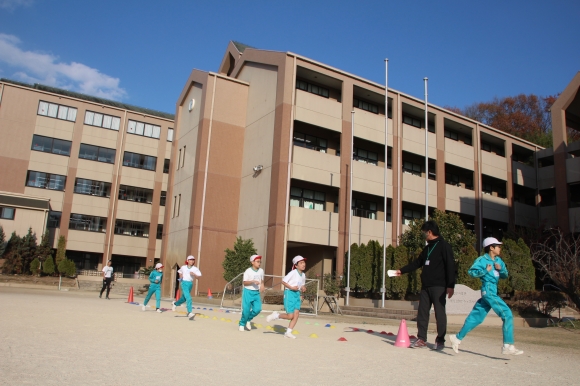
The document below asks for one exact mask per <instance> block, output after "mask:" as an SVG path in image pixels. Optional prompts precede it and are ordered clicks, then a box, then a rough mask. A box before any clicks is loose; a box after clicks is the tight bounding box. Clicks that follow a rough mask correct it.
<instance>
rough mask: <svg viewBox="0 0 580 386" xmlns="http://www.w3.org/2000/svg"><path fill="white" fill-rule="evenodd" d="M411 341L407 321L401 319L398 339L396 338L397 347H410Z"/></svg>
mask: <svg viewBox="0 0 580 386" xmlns="http://www.w3.org/2000/svg"><path fill="white" fill-rule="evenodd" d="M410 345H411V342H410V340H409V332H408V331H407V321H405V319H403V320H401V324H400V325H399V332H398V333H397V340H395V347H403V348H409V346H410Z"/></svg>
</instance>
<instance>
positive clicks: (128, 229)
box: [115, 220, 149, 237]
mask: <svg viewBox="0 0 580 386" xmlns="http://www.w3.org/2000/svg"><path fill="white" fill-rule="evenodd" d="M115 234H116V235H124V236H136V237H149V223H145V222H138V221H130V220H117V221H115Z"/></svg>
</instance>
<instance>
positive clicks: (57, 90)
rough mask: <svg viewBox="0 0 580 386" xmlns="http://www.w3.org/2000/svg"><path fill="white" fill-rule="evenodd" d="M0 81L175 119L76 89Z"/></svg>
mask: <svg viewBox="0 0 580 386" xmlns="http://www.w3.org/2000/svg"><path fill="white" fill-rule="evenodd" d="M0 82H5V83H11V84H14V85H17V86H21V87H26V88H31V89H35V90H40V91H46V92H50V93H53V94H58V95H63V96H68V97H71V98H76V99H81V100H84V101H88V102H93V103H98V104H101V105H107V106H111V107H116V108H120V109H124V110H130V111H134V112H137V113H142V114H147V115H152V116H155V117H159V118H165V119H170V120H172V121H173V120H175V115H174V114H169V113H164V112H162V111H157V110H152V109H148V108H145V107H139V106H133V105H130V104H127V103H121V102H116V101H112V100H109V99H104V98H98V97H95V96H92V95H86V94H81V93H78V92H74V91H68V90H63V89H61V88H57V87H51V86H45V85H43V84H39V83H34V84H32V85H31V84H27V83H22V82H18V81H15V80H11V79H6V78H0Z"/></svg>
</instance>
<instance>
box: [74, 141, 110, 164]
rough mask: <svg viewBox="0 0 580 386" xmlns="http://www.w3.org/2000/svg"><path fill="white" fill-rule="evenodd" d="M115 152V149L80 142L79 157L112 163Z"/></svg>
mask: <svg viewBox="0 0 580 386" xmlns="http://www.w3.org/2000/svg"><path fill="white" fill-rule="evenodd" d="M116 153H117V151H116V150H115V149H109V148H106V147H100V146H94V145H86V144H84V143H81V148H80V150H79V158H82V159H87V160H90V161H99V162H105V163H109V164H114V163H115V155H116Z"/></svg>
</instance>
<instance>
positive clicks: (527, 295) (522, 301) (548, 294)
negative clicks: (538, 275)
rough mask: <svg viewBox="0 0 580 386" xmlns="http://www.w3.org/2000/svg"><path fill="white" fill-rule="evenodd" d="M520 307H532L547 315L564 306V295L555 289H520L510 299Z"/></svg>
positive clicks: (566, 302) (565, 302) (565, 301)
mask: <svg viewBox="0 0 580 386" xmlns="http://www.w3.org/2000/svg"><path fill="white" fill-rule="evenodd" d="M512 300H513V301H514V302H515V303H518V304H519V305H520V307H523V308H529V307H533V308H534V309H536V310H538V311H539V312H541V313H542V314H544V315H546V316H549V315H550V314H551V313H552V312H554V311H555V310H556V309H558V308H563V307H566V305H567V304H568V301H567V300H566V296H565V295H564V294H563V293H561V292H557V291H522V292H516V294H515V295H514V297H513V299H512Z"/></svg>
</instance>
